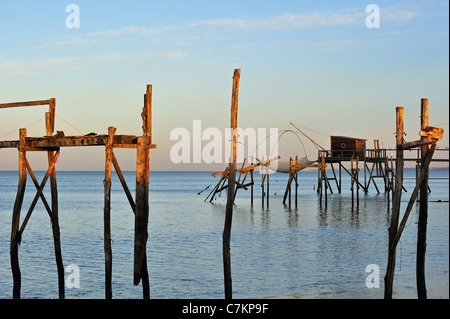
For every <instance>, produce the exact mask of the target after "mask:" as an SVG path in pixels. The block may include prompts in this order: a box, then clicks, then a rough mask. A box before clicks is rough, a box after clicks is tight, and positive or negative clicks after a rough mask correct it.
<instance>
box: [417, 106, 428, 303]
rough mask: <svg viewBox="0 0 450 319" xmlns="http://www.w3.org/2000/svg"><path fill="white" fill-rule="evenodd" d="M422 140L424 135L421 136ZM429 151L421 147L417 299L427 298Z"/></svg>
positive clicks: (424, 117)
mask: <svg viewBox="0 0 450 319" xmlns="http://www.w3.org/2000/svg"><path fill="white" fill-rule="evenodd" d="M420 113H421V117H420V118H421V131H426V130H427V128H428V99H421V110H420ZM420 139H421V140H422V141H423V140H425V139H426V137H424V136H421V138H420ZM428 152H429V148H428V145H424V146H422V147H421V165H420V170H421V171H422V170H423V171H424V176H425V179H424V181H423V183H422V184H421V187H420V207H419V223H418V233H417V257H416V263H417V265H416V280H417V294H418V297H419V299H426V298H427V288H426V284H425V253H426V248H427V220H428V166H425V165H424V159H425V157H426V156H427V154H428Z"/></svg>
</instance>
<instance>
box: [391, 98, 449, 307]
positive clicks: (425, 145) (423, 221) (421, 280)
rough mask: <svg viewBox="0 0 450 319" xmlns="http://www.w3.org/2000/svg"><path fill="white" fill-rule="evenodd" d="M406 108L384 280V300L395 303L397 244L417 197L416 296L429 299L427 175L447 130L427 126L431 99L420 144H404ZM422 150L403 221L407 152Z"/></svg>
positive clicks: (424, 109)
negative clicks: (417, 173)
mask: <svg viewBox="0 0 450 319" xmlns="http://www.w3.org/2000/svg"><path fill="white" fill-rule="evenodd" d="M403 113H404V108H403V107H400V106H399V107H397V108H396V142H397V150H396V160H395V161H396V165H395V169H396V172H395V188H394V193H393V199H392V213H391V223H390V226H389V247H388V263H387V268H386V275H385V277H384V282H385V291H384V298H385V299H392V293H393V282H394V272H395V262H396V250H397V244H398V242H399V240H400V237H401V235H402V232H403V230H404V228H405V226H406V223H407V220H408V217H409V215H410V213H411V210H412V207H413V205H414V203H415V201H416V198H417V196H418V195H419V194H420V195H419V196H420V200H419V201H420V204H419V205H420V207H419V223H418V234H417V255H416V256H417V258H416V282H417V293H418V297H419V299H426V298H427V291H426V285H425V252H426V236H427V219H428V172H429V165H430V163H431V161H432V157H433V154H434V152H435V150H436V143H437V142H438V141H439V140H440V139H442V137H443V133H444V130H443V129H442V128H437V127H431V126H429V125H428V99H422V100H421V131H420V133H419V136H420V140H416V141H412V142H405V141H404V128H403ZM416 147H420V148H421V150H422V158H421V165H420V175H419V177H418V179H417V182H416V186H415V188H414V190H413V192H412V194H411V197H410V199H409V202H408V205H407V207H406V209H405V213H404V214H403V218H402V220H401V222H400V223H399V219H400V206H401V196H402V192H403V167H404V154H403V152H404V151H405V150H410V149H412V148H416Z"/></svg>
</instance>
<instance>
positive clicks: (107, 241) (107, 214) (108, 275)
mask: <svg viewBox="0 0 450 319" xmlns="http://www.w3.org/2000/svg"><path fill="white" fill-rule="evenodd" d="M115 133H116V128H115V127H112V126H111V127H109V128H108V142H107V144H106V146H105V153H106V159H105V180H104V181H103V185H104V188H105V195H104V208H103V224H104V226H103V227H104V237H103V240H104V251H105V298H106V299H111V298H112V285H111V283H112V251H111V171H112V160H113V143H114V135H115Z"/></svg>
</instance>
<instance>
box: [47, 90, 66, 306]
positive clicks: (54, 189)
mask: <svg viewBox="0 0 450 319" xmlns="http://www.w3.org/2000/svg"><path fill="white" fill-rule="evenodd" d="M49 109H50V112H47V113H45V128H46V133H47V135H48V136H51V135H52V134H53V130H54V126H55V125H54V123H55V119H54V116H55V114H54V112H55V99H54V98H52V99H50V106H49ZM47 158H48V165H49V166H50V165H52V163H54V160H55V153H54V152H53V151H48V152H47ZM50 191H51V198H52V199H51V202H52V208H51V214H50V220H51V223H52V233H53V245H54V250H55V260H56V269H57V272H58V292H59V299H64V298H65V282H64V276H65V273H64V265H63V259H62V252H61V236H60V231H59V212H58V186H57V182H56V169H55V167H54V166H53V169H52V171H51V172H50Z"/></svg>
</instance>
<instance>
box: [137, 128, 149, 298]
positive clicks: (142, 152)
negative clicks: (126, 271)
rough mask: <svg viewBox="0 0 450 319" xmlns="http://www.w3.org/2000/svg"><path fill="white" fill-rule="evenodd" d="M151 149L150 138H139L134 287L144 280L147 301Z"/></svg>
mask: <svg viewBox="0 0 450 319" xmlns="http://www.w3.org/2000/svg"><path fill="white" fill-rule="evenodd" d="M149 147H150V141H149V138H148V137H145V136H143V137H138V141H137V160H136V214H135V222H134V227H135V228H134V230H135V231H134V285H138V284H139V282H140V281H141V279H142V285H143V294H144V298H145V299H148V298H150V288H149V286H148V284H149V281H148V271H147V253H146V251H147V238H148V216H149V206H148V191H149V188H148V187H149V170H150V150H149ZM144 286H145V287H144Z"/></svg>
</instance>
